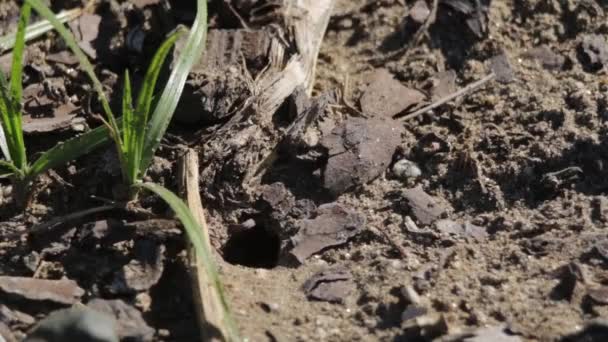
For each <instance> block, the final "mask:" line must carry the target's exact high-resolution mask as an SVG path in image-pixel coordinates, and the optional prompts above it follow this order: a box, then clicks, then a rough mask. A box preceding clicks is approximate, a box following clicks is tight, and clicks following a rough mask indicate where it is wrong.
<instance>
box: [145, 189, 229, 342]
mask: <svg viewBox="0 0 608 342" xmlns="http://www.w3.org/2000/svg"><path fill="white" fill-rule="evenodd" d="M135 186H136V187H138V188H144V189H147V190H149V191H151V192H153V193H155V194H157V195H158V196H160V197H161V198H162V199H163V200H164V201H165V202H167V204H168V205H169V206H170V207H171V209H173V211H174V212H175V216H177V218H178V219H179V220H180V221H181V222H182V225H183V226H184V229H185V230H186V234H187V235H188V238H189V239H190V241H191V242H192V245H193V246H194V249H195V251H196V253H197V254H198V256H199V258H200V260H201V262H202V263H203V266H204V268H205V271H206V272H207V275H208V277H209V278H208V279H210V280H211V282H212V285H213V287H214V288H215V289H216V291H217V292H218V295H219V298H220V299H221V301H222V305H223V309H224V311H225V313H226V314H225V315H222V317H224V318H225V320H226V321H225V322H224V324H225V326H226V327H227V328H228V333H229V335H230V336H226V337H227V338H228V341H239V338H238V330H237V328H236V324H235V323H234V320H233V319H232V316H231V315H230V309H229V307H228V302H227V301H226V298H225V296H224V290H223V286H222V283H221V281H220V277H219V274H218V272H217V268H216V266H215V263H214V262H213V255H212V254H211V251H210V250H208V249H207V248H206V247H205V244H204V243H203V239H204V237H203V235H202V233H201V232H202V230H201V229H200V227H199V225H198V223H197V222H196V219H195V218H194V216H193V215H192V213H191V212H190V209H189V208H188V206H187V205H186V204H185V203H184V201H182V200H181V199H180V198H179V197H177V196H176V195H175V194H173V193H172V192H171V191H169V190H167V189H166V188H164V187H162V186H160V185H157V184H153V183H140V184H136V185H135Z"/></svg>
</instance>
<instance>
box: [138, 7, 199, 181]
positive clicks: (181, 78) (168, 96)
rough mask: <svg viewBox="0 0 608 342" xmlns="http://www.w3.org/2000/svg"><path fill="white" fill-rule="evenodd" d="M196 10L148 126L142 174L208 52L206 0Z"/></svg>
mask: <svg viewBox="0 0 608 342" xmlns="http://www.w3.org/2000/svg"><path fill="white" fill-rule="evenodd" d="M196 11H197V12H196V19H195V20H194V23H193V24H192V28H191V30H190V35H189V36H188V39H187V40H186V45H185V47H184V49H183V50H182V53H181V54H180V56H179V57H178V59H177V62H176V63H175V66H174V68H173V71H172V72H171V75H170V76H169V80H168V81H167V85H166V86H165V89H164V90H163V93H162V95H161V97H160V99H159V100H158V103H157V104H156V107H155V108H154V113H153V114H152V116H151V118H150V122H149V123H148V129H147V132H146V140H145V142H144V148H143V155H142V162H141V168H142V172H145V170H146V169H147V168H148V166H149V165H150V163H151V161H152V157H153V156H154V152H155V151H156V149H157V148H158V146H159V145H160V141H161V139H162V137H163V135H164V134H165V132H166V130H167V127H169V123H170V122H171V118H172V117H173V113H174V112H175V108H177V103H178V101H179V98H180V96H181V94H182V91H183V90H184V85H185V83H186V80H187V79H188V74H189V73H190V70H191V69H192V66H193V65H194V63H196V62H197V61H198V59H199V58H200V57H201V55H202V53H203V50H204V49H205V41H206V38H207V0H197V8H196Z"/></svg>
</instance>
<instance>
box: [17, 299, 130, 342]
mask: <svg viewBox="0 0 608 342" xmlns="http://www.w3.org/2000/svg"><path fill="white" fill-rule="evenodd" d="M60 341H96V342H118V341H119V339H118V336H117V334H116V321H115V320H114V319H113V318H112V317H111V316H108V315H106V314H102V313H99V312H96V311H94V310H91V309H89V308H86V307H74V308H70V309H63V310H58V311H54V312H52V313H51V314H50V315H49V316H47V317H46V318H45V319H43V320H42V321H40V322H39V323H38V324H37V325H36V326H35V327H34V329H33V330H32V332H31V333H30V334H29V335H28V336H27V338H26V339H25V340H24V342H60Z"/></svg>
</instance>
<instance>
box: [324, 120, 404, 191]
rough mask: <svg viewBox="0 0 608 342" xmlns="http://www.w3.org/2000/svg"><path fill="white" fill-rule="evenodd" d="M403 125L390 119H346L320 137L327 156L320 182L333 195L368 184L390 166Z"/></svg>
mask: <svg viewBox="0 0 608 342" xmlns="http://www.w3.org/2000/svg"><path fill="white" fill-rule="evenodd" d="M402 132H403V127H401V125H400V124H395V123H394V122H392V121H390V120H381V119H363V118H355V117H352V118H349V119H347V120H346V121H345V122H343V123H342V124H341V125H339V126H337V127H336V128H334V129H333V130H332V131H331V133H330V134H329V135H327V136H324V137H323V139H322V141H321V144H322V145H323V146H324V147H325V148H326V149H327V150H328V156H329V159H328V161H327V165H326V167H325V170H324V172H323V178H324V179H323V183H324V186H325V188H326V189H328V190H329V191H330V192H331V193H332V194H333V195H334V196H339V195H340V194H342V193H344V192H346V191H348V190H350V189H352V188H353V187H355V186H358V185H361V184H365V183H368V182H370V181H372V180H374V179H375V178H377V177H378V176H380V174H382V172H384V171H385V170H386V168H387V167H388V166H389V165H390V163H391V159H392V156H393V153H394V152H395V149H396V148H397V146H398V145H399V143H400V141H401V133H402Z"/></svg>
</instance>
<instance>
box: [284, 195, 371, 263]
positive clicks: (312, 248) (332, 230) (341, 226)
mask: <svg viewBox="0 0 608 342" xmlns="http://www.w3.org/2000/svg"><path fill="white" fill-rule="evenodd" d="M298 226H299V231H298V233H297V234H296V235H295V236H294V237H292V238H291V242H292V244H293V245H294V248H293V249H292V250H291V254H292V255H293V256H295V257H296V259H297V260H298V261H299V262H300V263H303V262H304V260H306V259H307V258H308V257H310V256H311V255H313V254H315V253H317V252H320V251H322V250H323V249H325V248H328V247H334V246H339V245H342V244H344V243H346V242H347V241H348V239H350V238H351V237H353V236H355V235H357V234H358V233H359V232H361V231H362V230H363V228H364V226H365V216H364V215H362V214H360V213H358V212H356V211H354V210H352V209H349V208H346V207H344V206H343V205H341V204H337V203H331V204H324V205H321V206H319V208H318V209H317V211H316V213H315V217H314V218H310V219H305V220H301V221H300V222H299V224H298Z"/></svg>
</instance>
